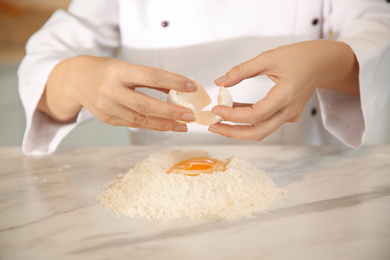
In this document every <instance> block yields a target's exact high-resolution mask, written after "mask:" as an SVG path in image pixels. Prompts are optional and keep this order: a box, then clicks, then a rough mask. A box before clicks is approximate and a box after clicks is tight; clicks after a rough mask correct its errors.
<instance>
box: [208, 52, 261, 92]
mask: <svg viewBox="0 0 390 260" xmlns="http://www.w3.org/2000/svg"><path fill="white" fill-rule="evenodd" d="M266 56H267V55H265V53H262V54H260V55H258V56H257V57H255V58H253V59H251V60H248V61H246V62H244V63H241V64H239V65H236V66H234V67H233V68H232V69H231V70H229V71H228V72H227V73H226V75H224V76H222V77H220V78H218V79H217V80H215V81H214V83H215V84H216V85H218V86H225V87H230V86H234V85H236V84H238V83H240V82H241V81H243V80H244V79H247V78H253V77H255V76H259V75H263V74H266V72H267V70H268V65H267V59H266Z"/></svg>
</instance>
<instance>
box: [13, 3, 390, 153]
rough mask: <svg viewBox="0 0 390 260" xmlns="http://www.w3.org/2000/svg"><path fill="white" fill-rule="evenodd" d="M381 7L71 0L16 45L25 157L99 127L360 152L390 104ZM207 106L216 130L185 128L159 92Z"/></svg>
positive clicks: (145, 135)
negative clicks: (199, 96) (224, 100)
mask: <svg viewBox="0 0 390 260" xmlns="http://www.w3.org/2000/svg"><path fill="white" fill-rule="evenodd" d="M389 67H390V3H389V1H385V0H371V1H368V0H335V1H331V0H329V1H326V0H323V1H313V0H302V1H290V0H274V1H265V0H264V1H263V0H240V1H237V0H230V1H219V0H191V1H178V0H170V1H157V0H150V1H148V0H131V1H130V0H74V1H73V2H72V3H71V4H70V6H69V8H68V10H67V11H64V10H58V11H56V12H55V13H54V14H53V16H52V17H51V18H50V19H49V20H48V21H47V23H46V24H45V25H44V26H43V27H42V28H41V29H40V30H39V31H38V32H37V33H35V34H34V35H33V36H32V37H31V39H30V40H29V42H28V44H27V47H26V56H25V58H24V59H23V61H22V63H21V65H20V68H19V71H18V76H19V92H20V95H21V99H22V102H23V105H24V107H25V111H26V118H27V127H26V131H25V136H24V140H23V151H24V153H26V154H35V155H42V154H49V153H52V152H54V151H55V149H56V148H57V146H58V145H59V144H60V142H61V140H62V139H63V138H64V137H65V136H66V135H67V134H68V133H69V132H70V131H72V129H74V128H75V127H76V126H77V125H79V124H81V123H82V122H85V121H87V120H89V119H91V118H92V117H94V116H97V117H98V118H99V119H100V120H102V121H103V122H105V123H108V124H110V125H115V126H126V127H129V129H130V131H131V135H132V140H133V143H134V144H153V145H165V144H234V143H236V144H249V143H250V144H257V145H258V144H259V143H258V142H259V141H260V144H308V145H320V144H333V143H343V144H345V145H347V146H350V147H355V148H358V147H360V146H361V145H362V144H363V142H364V138H365V137H366V136H367V133H368V132H369V131H370V129H371V128H372V126H373V125H374V123H375V121H376V120H377V118H378V117H379V115H380V113H381V112H382V110H383V109H384V107H385V105H386V103H387V101H388V99H389V96H390V86H389V84H390V83H389V82H390V73H388V72H389V71H388V68H389ZM190 78H194V79H196V80H197V81H198V82H200V83H201V84H202V85H203V86H204V87H205V88H206V90H207V92H208V93H209V94H210V96H211V97H212V98H213V97H214V98H215V97H216V96H217V91H218V87H217V86H225V87H228V89H229V91H230V92H231V94H232V97H233V100H234V102H235V105H234V108H229V107H224V106H215V107H213V108H212V111H213V113H215V114H217V115H220V116H221V117H222V118H224V119H225V120H226V121H225V122H222V123H219V124H215V125H211V126H210V127H204V126H200V125H197V124H193V123H190V122H191V121H193V120H194V114H193V112H192V111H191V110H189V109H187V108H185V107H181V106H176V105H172V104H168V103H166V102H165V100H166V93H167V92H168V91H169V90H170V89H175V90H178V91H182V92H193V91H196V89H197V87H196V86H195V85H194V84H193V82H192V80H191V79H190Z"/></svg>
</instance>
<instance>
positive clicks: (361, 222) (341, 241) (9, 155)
mask: <svg viewBox="0 0 390 260" xmlns="http://www.w3.org/2000/svg"><path fill="white" fill-rule="evenodd" d="M177 149H180V150H187V149H203V150H206V151H208V152H209V153H210V154H212V155H214V156H220V157H229V156H232V155H235V156H238V157H242V158H244V159H246V160H248V161H250V162H252V163H253V164H254V165H256V166H257V167H259V168H262V169H264V170H266V171H267V172H268V173H269V175H270V176H271V177H272V178H273V180H274V181H275V183H276V184H277V185H278V186H279V187H282V188H284V189H286V190H288V193H287V194H285V195H283V197H282V198H281V199H280V200H279V201H278V203H277V204H276V205H275V206H274V207H273V208H272V210H270V211H268V212H266V213H262V214H260V215H258V216H257V217H256V218H253V219H246V220H242V221H239V222H238V223H228V222H223V221H216V220H199V221H189V220H180V221H176V222H173V223H169V224H163V223H160V222H158V221H150V220H143V219H131V218H126V217H118V216H117V215H116V214H115V213H113V212H111V211H109V210H106V209H103V208H101V207H100V206H99V204H98V203H97V202H96V196H97V195H98V194H99V193H101V192H102V191H103V190H102V188H101V186H103V185H105V184H106V183H107V182H108V181H110V180H112V179H114V178H115V177H116V175H117V174H118V173H126V172H127V171H128V169H129V168H130V167H133V166H134V165H135V164H136V163H137V162H139V161H141V160H143V159H145V158H146V157H147V156H148V155H149V154H151V153H153V152H157V151H163V150H177ZM0 194H1V196H0V259H4V260H11V259H18V260H23V259H29V260H31V259H51V260H53V259H169V260H172V259H202V260H206V259H283V260H286V259H343V260H344V259H370V260H373V259H390V146H380V147H363V148H361V149H359V150H352V149H349V148H346V147H340V146H326V147H307V146H261V145H259V146H206V147H195V146H191V147H150V146H132V147H131V146H130V147H101V148H99V147H67V148H61V149H60V150H59V151H58V152H56V153H55V154H54V155H51V156H47V157H40V158H36V157H28V156H23V155H22V153H21V149H20V148H19V147H2V148H0Z"/></svg>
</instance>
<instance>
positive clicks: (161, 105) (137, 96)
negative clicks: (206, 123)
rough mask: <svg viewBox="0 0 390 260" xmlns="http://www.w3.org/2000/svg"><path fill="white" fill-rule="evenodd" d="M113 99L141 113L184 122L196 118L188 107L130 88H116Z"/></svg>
mask: <svg viewBox="0 0 390 260" xmlns="http://www.w3.org/2000/svg"><path fill="white" fill-rule="evenodd" d="M115 99H116V100H117V101H118V102H119V103H120V104H122V105H124V106H125V107H128V108H130V109H132V110H134V111H136V112H138V113H140V114H142V115H146V116H153V117H159V118H165V119H173V120H179V121H186V122H192V121H195V120H196V118H195V115H194V113H193V112H192V111H191V109H189V108H185V107H182V106H178V105H173V104H169V103H167V102H164V101H161V100H158V99H155V98H151V97H149V96H148V95H146V94H144V93H141V92H138V91H134V90H131V89H127V88H121V89H118V91H117V92H116V93H115Z"/></svg>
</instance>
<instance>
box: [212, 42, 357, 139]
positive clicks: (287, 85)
mask: <svg viewBox="0 0 390 260" xmlns="http://www.w3.org/2000/svg"><path fill="white" fill-rule="evenodd" d="M358 74H359V67H358V62H357V60H356V58H355V55H354V53H353V51H352V49H351V48H350V47H349V46H348V45H347V44H345V43H342V42H335V41H327V40H314V41H307V42H300V43H295V44H291V45H286V46H282V47H279V48H276V49H273V50H270V51H267V52H264V53H261V54H260V55H258V56H257V57H255V58H254V59H251V60H249V61H247V62H244V63H242V64H240V65H237V66H235V67H234V68H233V69H231V70H230V71H229V72H228V73H227V74H226V75H225V76H222V77H220V78H219V79H217V80H216V81H215V83H216V84H217V85H219V86H225V87H231V86H234V85H235V84H237V83H239V82H241V81H242V80H244V79H247V78H252V77H255V76H259V75H267V76H268V77H269V78H270V79H271V80H272V81H274V82H275V86H274V87H273V88H272V89H271V90H270V91H269V93H268V94H267V95H266V97H265V98H264V99H262V100H260V101H258V102H256V103H255V104H240V103H235V104H234V108H230V107H226V106H215V107H214V108H213V109H212V112H213V113H215V114H217V115H219V116H221V117H222V118H223V119H224V120H226V121H231V122H233V123H239V124H236V125H229V124H222V123H219V124H214V125H211V126H210V127H209V131H211V132H214V133H217V134H220V135H223V136H227V137H231V138H236V139H244V140H252V141H260V140H262V139H264V138H265V137H267V136H268V135H270V134H271V133H272V132H274V131H275V130H276V129H278V128H279V127H280V126H281V125H282V124H283V123H285V122H296V121H298V119H299V118H300V116H301V114H302V111H303V109H304V107H305V105H306V103H307V101H308V100H309V98H310V97H311V96H312V95H313V92H314V91H315V89H316V88H327V89H332V90H336V91H340V92H342V93H345V94H353V95H357V94H359V82H358ZM259 87H261V86H259ZM243 91H244V90H243Z"/></svg>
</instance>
